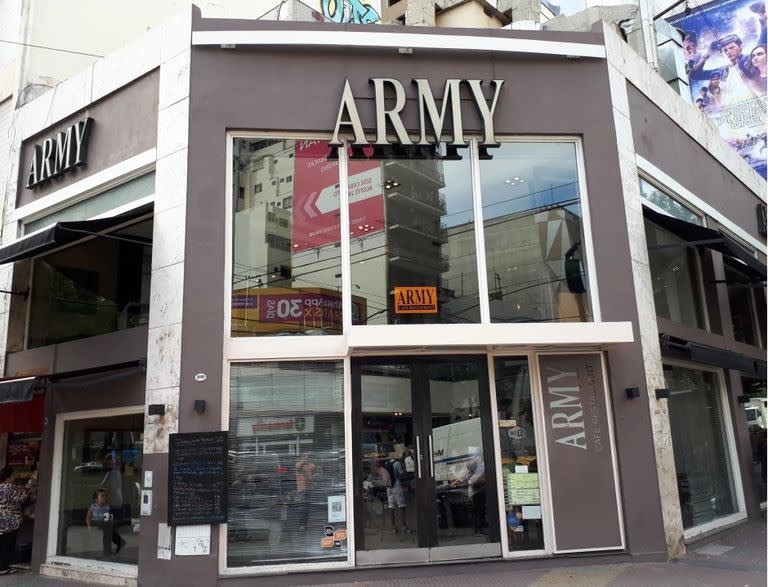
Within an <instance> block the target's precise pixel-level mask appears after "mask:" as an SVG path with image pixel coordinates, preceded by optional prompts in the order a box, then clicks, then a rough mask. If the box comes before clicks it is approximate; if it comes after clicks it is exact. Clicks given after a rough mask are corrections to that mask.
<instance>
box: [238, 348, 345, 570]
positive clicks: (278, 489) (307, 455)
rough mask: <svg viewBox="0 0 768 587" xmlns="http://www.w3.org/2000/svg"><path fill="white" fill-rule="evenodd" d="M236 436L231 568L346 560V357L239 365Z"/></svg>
mask: <svg viewBox="0 0 768 587" xmlns="http://www.w3.org/2000/svg"><path fill="white" fill-rule="evenodd" d="M229 433H230V471H229V478H230V482H231V486H230V488H229V523H228V525H227V564H228V566H230V567H242V566H253V565H259V564H277V563H286V562H306V561H327V560H346V557H347V539H346V520H347V519H346V474H345V464H344V463H345V453H344V398H343V365H342V363H341V362H279V363H244V364H233V365H232V367H231V379H230V420H229ZM328 528H331V530H328Z"/></svg>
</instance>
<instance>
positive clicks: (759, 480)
mask: <svg viewBox="0 0 768 587" xmlns="http://www.w3.org/2000/svg"><path fill="white" fill-rule="evenodd" d="M741 387H742V391H743V393H744V395H746V396H747V397H749V403H747V404H743V407H744V416H745V417H746V420H747V430H748V431H749V446H750V448H751V460H750V463H751V471H750V478H751V480H752V491H753V492H754V493H755V495H756V496H757V498H758V500H759V501H760V503H765V501H766V482H765V473H766V428H768V390H767V389H766V382H765V379H750V378H747V377H742V378H741ZM739 405H741V404H739ZM737 411H738V410H737Z"/></svg>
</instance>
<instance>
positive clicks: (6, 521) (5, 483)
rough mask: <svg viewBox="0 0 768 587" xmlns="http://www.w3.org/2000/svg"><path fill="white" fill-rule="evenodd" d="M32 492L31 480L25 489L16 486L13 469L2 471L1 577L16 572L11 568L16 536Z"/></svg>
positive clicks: (0, 494) (0, 489)
mask: <svg viewBox="0 0 768 587" xmlns="http://www.w3.org/2000/svg"><path fill="white" fill-rule="evenodd" d="M31 491H32V480H31V479H30V480H29V481H28V482H27V484H26V485H25V486H23V487H19V486H18V485H16V483H15V480H14V475H13V469H11V468H10V467H5V468H3V469H2V470H1V471H0V575H10V574H13V573H15V572H16V570H15V569H13V568H11V566H10V565H11V563H12V562H13V558H14V555H15V553H16V534H17V533H18V531H19V527H21V522H22V517H23V515H22V511H23V509H22V508H23V507H24V504H25V503H27V501H28V500H29V497H30V493H31Z"/></svg>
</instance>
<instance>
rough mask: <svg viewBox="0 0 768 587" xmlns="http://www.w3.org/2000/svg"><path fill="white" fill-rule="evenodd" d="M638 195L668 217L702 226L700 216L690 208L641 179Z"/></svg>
mask: <svg viewBox="0 0 768 587" xmlns="http://www.w3.org/2000/svg"><path fill="white" fill-rule="evenodd" d="M640 194H641V195H642V196H643V198H644V199H646V200H648V201H649V202H651V203H652V204H654V205H656V207H657V208H660V209H661V210H663V211H664V212H666V213H667V214H669V215H670V216H674V217H675V218H679V219H680V220H685V221H686V222H690V223H691V224H698V225H699V226H703V224H704V222H703V220H702V218H701V216H700V215H698V214H696V213H695V212H694V211H693V210H691V209H690V208H688V207H686V206H683V205H682V204H681V203H680V202H678V201H677V200H675V199H674V198H673V197H671V196H669V195H668V194H666V193H664V192H663V191H661V190H660V189H658V188H657V187H656V186H655V185H653V184H650V183H648V182H647V181H645V180H644V179H643V178H642V177H641V178H640Z"/></svg>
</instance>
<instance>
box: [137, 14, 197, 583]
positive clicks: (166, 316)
mask: <svg viewBox="0 0 768 587" xmlns="http://www.w3.org/2000/svg"><path fill="white" fill-rule="evenodd" d="M191 30H192V12H191V10H187V11H185V12H183V13H181V14H179V15H178V16H177V17H175V18H174V19H173V20H171V21H170V22H169V23H167V24H166V25H165V26H164V28H163V29H162V33H161V39H162V40H161V51H160V81H159V99H158V117H157V163H156V171H155V173H156V175H155V214H154V228H153V237H152V240H153V246H152V283H151V290H150V304H149V334H148V341H147V374H146V404H147V405H150V404H163V405H164V406H165V415H164V416H149V415H148V414H147V413H146V412H145V417H144V469H145V470H146V471H152V474H153V486H152V491H153V498H152V502H153V508H152V515H150V516H142V518H141V540H140V546H139V583H140V584H142V585H159V584H166V585H167V584H168V577H167V573H168V572H169V569H170V565H171V561H166V560H163V559H159V558H158V549H157V544H158V528H159V525H160V524H161V523H164V522H165V521H166V514H167V503H166V502H167V476H168V474H167V467H168V465H167V463H168V436H169V434H172V433H174V432H177V431H178V423H179V389H180V382H181V328H182V325H181V322H182V307H183V301H184V300H183V289H184V243H185V233H186V230H185V224H186V198H187V143H188V135H189V132H188V129H189V66H190V56H191V50H190V42H191ZM171 582H172V581H171Z"/></svg>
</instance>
